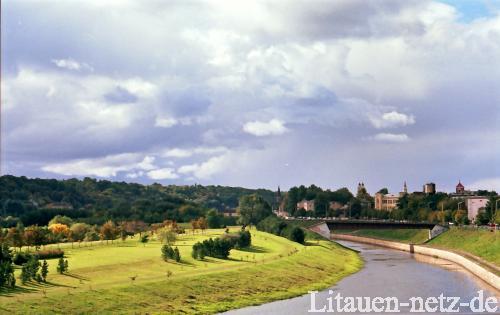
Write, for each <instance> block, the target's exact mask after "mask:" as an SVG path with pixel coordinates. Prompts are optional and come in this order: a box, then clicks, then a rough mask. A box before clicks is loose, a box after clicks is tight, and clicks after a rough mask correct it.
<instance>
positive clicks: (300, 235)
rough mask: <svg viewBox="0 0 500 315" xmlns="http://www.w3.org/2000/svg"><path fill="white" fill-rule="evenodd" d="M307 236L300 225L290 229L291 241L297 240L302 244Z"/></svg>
mask: <svg viewBox="0 0 500 315" xmlns="http://www.w3.org/2000/svg"><path fill="white" fill-rule="evenodd" d="M305 238H306V235H305V233H304V231H303V230H302V229H301V228H299V227H298V226H296V227H294V228H293V229H292V230H291V231H290V237H289V239H290V240H291V241H294V242H297V243H300V244H304V241H305Z"/></svg>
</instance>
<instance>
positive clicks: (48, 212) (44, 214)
mask: <svg viewBox="0 0 500 315" xmlns="http://www.w3.org/2000/svg"><path fill="white" fill-rule="evenodd" d="M251 193H257V194H258V195H260V196H262V197H263V198H265V199H266V200H267V201H268V202H272V200H273V197H274V193H273V192H272V191H270V190H265V189H258V190H252V189H245V188H240V187H223V186H201V185H193V186H174V185H171V186H162V185H159V184H153V185H148V186H145V185H140V184H135V183H125V182H111V181H107V180H96V179H92V178H85V179H83V180H78V179H68V180H55V179H29V178H26V177H15V176H10V175H6V176H0V226H2V225H3V226H4V227H12V226H15V225H16V224H17V222H19V221H21V222H22V223H23V224H24V225H26V226H28V225H35V224H37V225H39V226H45V225H47V224H48V222H49V220H50V219H51V218H52V217H54V216H55V215H57V214H61V215H66V216H68V217H71V218H72V219H75V220H77V221H79V222H85V223H87V224H90V225H102V224H104V223H105V222H106V221H108V220H113V221H115V222H119V221H131V220H137V221H145V222H147V223H154V222H162V221H164V220H175V221H177V222H190V221H191V220H193V219H196V218H198V217H200V216H206V215H207V212H208V210H209V209H216V210H219V211H220V210H223V209H226V208H235V207H236V206H237V205H238V200H239V198H240V197H241V196H243V195H247V194H251Z"/></svg>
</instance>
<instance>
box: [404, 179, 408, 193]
mask: <svg viewBox="0 0 500 315" xmlns="http://www.w3.org/2000/svg"><path fill="white" fill-rule="evenodd" d="M403 192H404V193H405V195H406V194H407V193H408V187H407V186H406V181H405V183H404V185H403Z"/></svg>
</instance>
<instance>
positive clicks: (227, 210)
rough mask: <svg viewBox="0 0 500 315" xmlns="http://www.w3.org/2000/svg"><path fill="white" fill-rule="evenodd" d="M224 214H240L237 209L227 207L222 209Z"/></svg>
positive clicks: (232, 215)
mask: <svg viewBox="0 0 500 315" xmlns="http://www.w3.org/2000/svg"><path fill="white" fill-rule="evenodd" d="M222 215H223V216H225V217H239V216H240V214H239V213H238V211H237V210H236V209H232V208H226V209H223V210H222Z"/></svg>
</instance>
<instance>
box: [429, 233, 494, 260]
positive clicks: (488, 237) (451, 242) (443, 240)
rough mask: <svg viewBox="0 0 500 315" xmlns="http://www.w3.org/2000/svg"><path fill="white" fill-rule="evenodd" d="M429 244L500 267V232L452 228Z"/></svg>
mask: <svg viewBox="0 0 500 315" xmlns="http://www.w3.org/2000/svg"><path fill="white" fill-rule="evenodd" d="M428 244H429V245H431V246H433V247H438V248H443V249H452V250H457V251H463V252H467V253H471V254H472V255H475V256H478V257H480V258H483V259H484V260H486V261H489V262H491V263H493V264H495V265H497V266H499V267H500V231H496V232H491V231H489V230H475V229H460V228H452V229H450V230H449V231H447V232H445V233H443V234H441V235H439V236H438V237H436V238H434V239H433V240H431V241H430V242H429V243H428Z"/></svg>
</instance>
